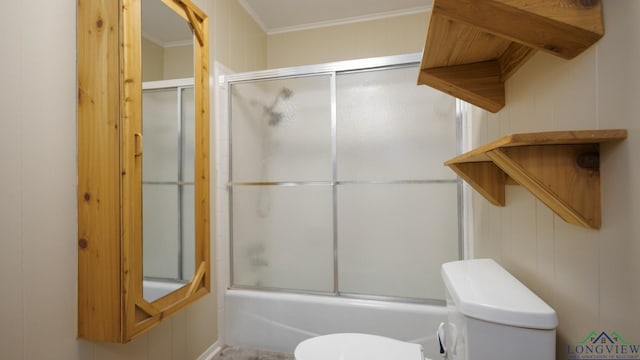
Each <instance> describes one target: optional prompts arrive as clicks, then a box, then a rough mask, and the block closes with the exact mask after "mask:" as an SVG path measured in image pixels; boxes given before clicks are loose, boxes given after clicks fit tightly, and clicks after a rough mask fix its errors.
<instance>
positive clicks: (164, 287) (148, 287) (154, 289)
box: [142, 280, 185, 302]
mask: <svg viewBox="0 0 640 360" xmlns="http://www.w3.org/2000/svg"><path fill="white" fill-rule="evenodd" d="M184 285H185V284H184V283H180V282H165V281H160V280H142V297H143V298H144V299H145V300H147V301H148V302H152V301H155V300H157V299H160V298H161V297H163V296H165V295H167V294H169V293H171V292H173V291H175V290H178V289H180V288H181V287H183V286H184Z"/></svg>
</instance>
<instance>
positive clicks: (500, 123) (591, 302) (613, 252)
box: [472, 0, 640, 359]
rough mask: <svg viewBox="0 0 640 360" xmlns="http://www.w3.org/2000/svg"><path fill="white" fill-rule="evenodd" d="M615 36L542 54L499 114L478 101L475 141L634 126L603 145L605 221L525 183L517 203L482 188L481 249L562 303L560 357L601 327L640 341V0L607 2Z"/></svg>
mask: <svg viewBox="0 0 640 360" xmlns="http://www.w3.org/2000/svg"><path fill="white" fill-rule="evenodd" d="M603 3H604V22H605V36H604V38H602V39H601V40H600V41H599V42H598V43H596V45H595V46H593V47H591V48H590V49H589V50H587V51H586V52H585V53H583V54H581V55H580V56H578V57H577V58H575V59H573V60H570V61H566V60H562V59H558V58H556V57H553V56H551V55H547V54H537V55H535V56H534V57H533V58H532V60H530V62H529V63H527V64H526V65H525V66H523V67H522V69H520V71H519V72H518V73H517V74H516V75H514V76H513V78H512V79H510V80H509V81H508V82H507V106H506V107H505V108H504V109H503V110H502V111H500V112H499V113H497V114H489V113H487V112H484V111H481V110H478V109H477V108H476V109H473V110H472V118H473V119H472V127H473V143H474V146H478V145H481V144H484V143H486V142H488V141H491V140H494V139H496V138H498V137H501V136H503V135H506V134H509V133H517V132H530V131H548V130H570V129H607V128H626V129H628V130H629V138H628V139H627V140H626V141H624V142H620V143H615V144H605V145H604V146H602V150H601V183H602V229H600V230H599V231H598V230H589V229H586V228H582V227H578V226H575V225H570V224H567V223H565V222H564V221H563V220H562V219H560V218H559V217H557V216H555V215H554V214H553V213H552V212H551V210H549V209H548V208H547V207H546V206H545V205H544V204H542V203H540V202H539V201H537V200H535V198H534V197H533V196H532V195H530V194H529V193H527V192H526V191H525V190H524V189H523V188H521V187H519V186H507V194H506V199H507V206H506V207H505V208H498V207H494V206H492V205H490V204H489V203H488V202H487V201H486V200H485V199H484V198H482V197H481V196H480V195H478V194H477V193H475V194H474V197H473V206H474V212H473V215H474V226H475V231H474V234H473V235H474V241H475V244H474V247H475V257H492V258H495V259H497V260H498V261H499V262H500V263H501V264H502V265H503V266H505V267H506V268H507V269H508V270H510V271H511V272H512V273H513V274H514V275H516V276H517V277H518V278H519V279H520V280H521V281H523V282H524V283H525V284H526V285H528V286H529V287H530V288H531V289H532V290H533V291H534V292H536V293H537V294H538V295H539V296H541V297H542V298H543V299H544V300H546V301H547V302H548V303H549V304H550V305H551V306H552V307H554V308H555V309H556V311H557V312H558V315H559V319H560V326H559V328H558V344H557V358H558V359H566V358H567V345H568V344H571V343H576V342H578V341H582V340H583V339H584V338H585V337H586V336H587V335H588V334H589V333H590V332H591V331H596V332H598V333H599V332H601V331H606V332H607V333H610V332H613V331H616V332H617V333H618V334H620V335H621V336H622V337H623V338H625V340H626V341H628V342H632V343H638V342H640V321H638V320H639V319H640V308H639V307H638V304H640V289H639V288H638V286H637V284H638V279H640V262H639V261H638V259H639V258H640V239H639V235H638V234H640V221H638V220H637V219H639V218H640V182H638V180H637V179H638V178H639V177H640V167H638V161H637V159H636V158H635V157H634V156H635V155H637V154H640V139H639V138H638V136H639V135H640V120H639V119H638V118H639V114H638V101H639V100H640V69H638V64H640V39H639V37H638V34H640V22H639V20H640V2H637V1H633V0H620V1H603Z"/></svg>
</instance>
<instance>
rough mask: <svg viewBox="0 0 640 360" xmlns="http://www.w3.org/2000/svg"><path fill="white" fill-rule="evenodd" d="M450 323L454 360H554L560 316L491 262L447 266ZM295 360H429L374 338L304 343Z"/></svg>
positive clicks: (446, 345)
mask: <svg viewBox="0 0 640 360" xmlns="http://www.w3.org/2000/svg"><path fill="white" fill-rule="evenodd" d="M442 280H443V281H444V284H445V286H446V289H447V313H448V315H447V317H448V322H447V323H443V324H441V325H440V328H439V329H433V331H434V333H436V332H437V334H438V336H437V338H438V341H439V342H440V345H439V346H438V345H435V346H438V347H439V351H440V353H441V356H442V358H443V359H449V360H507V359H510V360H511V359H519V360H553V359H555V354H556V347H555V341H556V327H557V326H558V317H557V315H556V312H555V311H554V310H553V309H552V308H551V307H550V306H549V305H547V304H546V303H545V302H544V301H543V300H542V299H540V298H539V297H538V296H536V295H535V294H534V293H533V292H532V291H531V290H529V289H528V288H527V287H526V286H524V285H523V284H522V283H521V282H520V281H518V280H517V279H516V278H515V277H513V276H512V275H511V274H509V273H508V272H507V271H506V270H505V269H503V268H502V267H501V266H500V265H498V263H496V262H495V261H494V260H492V259H473V260H462V261H453V262H449V263H446V264H443V265H442ZM294 356H295V359H296V360H389V359H393V360H428V359H426V358H425V357H424V354H423V349H422V346H421V345H419V344H413V343H409V342H405V341H400V340H395V339H390V338H387V337H382V336H377V335H369V334H353V333H344V334H330V335H323V336H317V337H313V338H310V339H307V340H304V341H302V342H301V343H299V344H298V346H297V347H296V349H295V352H294Z"/></svg>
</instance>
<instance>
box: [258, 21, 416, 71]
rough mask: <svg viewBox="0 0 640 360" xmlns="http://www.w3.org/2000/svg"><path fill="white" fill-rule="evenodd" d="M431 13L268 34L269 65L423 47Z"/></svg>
mask: <svg viewBox="0 0 640 360" xmlns="http://www.w3.org/2000/svg"><path fill="white" fill-rule="evenodd" d="M428 20H429V14H428V13H427V12H420V13H416V14H411V15H404V16H395V17H390V18H383V19H376V20H370V21H363V22H356V23H350V24H344V25H337V26H330V27H321V28H316V29H309V30H301V31H294V32H286V33H281V34H273V35H269V37H268V40H267V64H268V67H269V68H270V69H273V68H281V67H289V66H300V65H311V64H322V63H325V62H331V61H340V60H350V59H362V58H369V57H376V56H388V55H398V54H407V53H414V52H420V51H422V48H423V47H424V41H425V33H426V31H427V23H428Z"/></svg>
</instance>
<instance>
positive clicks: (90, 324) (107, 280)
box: [77, 0, 212, 343]
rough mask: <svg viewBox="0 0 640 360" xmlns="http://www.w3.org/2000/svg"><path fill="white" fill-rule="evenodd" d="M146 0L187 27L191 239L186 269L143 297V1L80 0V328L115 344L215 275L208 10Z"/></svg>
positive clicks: (194, 294) (201, 291)
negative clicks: (173, 284) (166, 287)
mask: <svg viewBox="0 0 640 360" xmlns="http://www.w3.org/2000/svg"><path fill="white" fill-rule="evenodd" d="M143 1H157V2H162V3H163V4H164V5H166V6H167V7H169V8H170V9H171V10H172V11H173V12H174V14H176V15H177V16H179V17H180V18H182V19H183V20H184V21H185V23H186V24H188V26H189V27H190V28H191V30H192V33H193V44H194V46H193V59H194V61H193V78H192V84H193V85H192V87H193V92H192V99H193V111H192V112H191V116H190V117H191V118H190V120H189V121H191V123H192V125H191V126H192V130H193V131H192V139H191V142H192V144H193V147H192V150H191V151H192V153H193V154H192V156H191V158H190V159H191V160H190V161H192V168H191V169H192V170H191V172H192V175H191V180H190V183H189V184H188V185H189V186H192V188H191V194H192V198H193V199H192V201H191V202H190V203H189V204H190V205H189V207H190V210H189V213H192V214H193V215H192V217H193V219H192V220H191V221H190V223H191V224H192V225H191V226H192V230H191V232H192V237H193V238H194V239H195V241H194V244H193V246H192V249H191V252H192V254H191V256H192V259H193V263H192V271H191V273H192V276H190V277H188V278H185V279H183V280H184V282H182V283H179V286H177V289H175V290H170V291H167V293H166V294H161V295H160V296H158V297H157V298H156V297H149V296H147V297H146V298H145V296H144V291H143V277H144V276H145V274H144V270H143V269H144V266H143V248H144V246H143V227H144V226H143V221H144V219H143V190H142V183H143V166H142V164H143V162H144V159H145V150H146V149H147V147H145V146H144V138H145V136H144V132H143V119H142V118H143V115H142V101H143V100H142V69H141V64H142V60H141V57H142V52H141V43H142V40H141V37H142V30H141V0H118V1H94V0H78V12H77V27H78V35H77V36H78V39H77V46H78V49H77V50H78V113H77V116H78V132H77V146H78V336H79V337H81V338H87V339H93V340H99V341H109V342H119V343H125V342H128V341H130V340H131V339H133V338H135V337H136V336H138V335H140V334H142V333H143V332H145V331H146V330H148V329H150V328H152V327H153V326H154V325H156V324H158V323H159V322H160V321H162V320H163V319H164V318H166V317H167V316H169V315H171V314H174V313H175V312H177V311H179V310H180V309H182V308H184V307H185V306H186V305H188V304H190V303H191V302H193V301H195V300H196V299H198V298H200V297H202V296H204V295H206V294H207V293H208V292H209V291H210V287H211V278H212V273H211V267H210V259H209V253H210V245H209V236H210V210H209V204H210V199H209V178H210V176H209V113H210V110H209V47H208V34H209V33H208V31H209V30H208V19H207V16H206V14H205V13H204V12H203V11H201V10H200V9H199V8H198V7H196V6H195V5H194V4H193V3H192V2H191V0H143ZM178 183H179V184H178ZM184 183H185V181H183V180H182V179H177V180H176V184H178V185H180V184H184ZM180 186H181V185H180ZM147 196H151V195H147ZM178 206H183V205H182V204H179V205H178ZM187 280H188V281H187Z"/></svg>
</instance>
